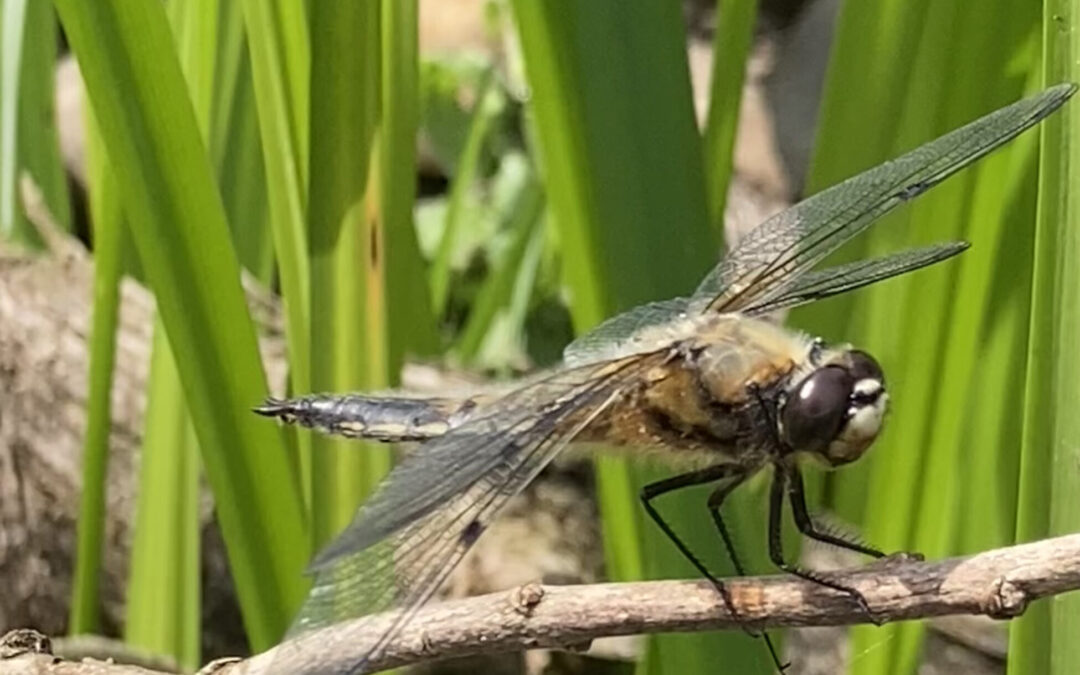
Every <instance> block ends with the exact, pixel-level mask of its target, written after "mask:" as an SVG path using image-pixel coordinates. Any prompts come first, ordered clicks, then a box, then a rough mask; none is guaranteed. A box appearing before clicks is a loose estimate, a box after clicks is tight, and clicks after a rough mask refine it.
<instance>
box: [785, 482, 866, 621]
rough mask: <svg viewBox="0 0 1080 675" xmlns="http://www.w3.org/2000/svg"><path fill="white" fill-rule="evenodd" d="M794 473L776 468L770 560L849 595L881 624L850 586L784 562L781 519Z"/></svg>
mask: <svg viewBox="0 0 1080 675" xmlns="http://www.w3.org/2000/svg"><path fill="white" fill-rule="evenodd" d="M793 472H794V471H789V470H788V469H787V468H785V467H783V466H780V465H778V466H777V467H776V475H775V477H774V478H773V483H772V487H771V489H770V490H769V558H770V559H771V560H772V561H773V564H775V565H776V566H777V567H779V568H780V569H782V570H783V571H785V572H787V573H788V574H794V575H795V576H797V577H799V578H802V579H806V580H807V581H812V582H814V583H816V584H820V585H822V586H826V587H828V588H831V589H833V590H836V591H839V592H841V593H844V594H845V595H848V596H849V597H851V598H852V599H853V600H854V601H855V602H856V603H857V604H858V605H859V608H860V609H861V610H862V611H863V612H864V613H865V614H866V616H867V618H869V619H870V621H872V622H873V623H875V624H879V623H880V622H879V620H878V619H877V617H876V616H875V615H874V612H873V611H872V610H871V609H870V605H869V603H867V602H866V598H865V597H863V594H862V593H860V592H859V591H857V590H856V589H854V588H851V587H850V586H845V585H844V584H841V583H837V582H835V581H830V580H829V579H826V578H825V577H824V576H823V575H821V574H818V573H817V572H814V571H813V570H808V569H804V568H802V567H799V566H798V565H795V564H791V563H789V562H787V561H786V560H784V545H783V542H782V541H781V528H780V519H781V518H782V517H783V514H784V491H785V485H786V484H787V483H788V479H789V474H790V473H793Z"/></svg>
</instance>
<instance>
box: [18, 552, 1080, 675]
mask: <svg viewBox="0 0 1080 675" xmlns="http://www.w3.org/2000/svg"><path fill="white" fill-rule="evenodd" d="M832 574H834V575H835V576H836V578H839V577H842V578H843V581H844V583H845V584H848V585H850V586H852V587H854V588H856V589H858V590H859V591H860V592H861V593H862V594H863V595H864V596H865V597H866V599H867V601H868V602H869V604H870V606H871V607H872V608H873V609H874V613H875V616H874V619H875V620H877V621H879V622H891V621H900V620H905V619H919V618H927V617H934V616H943V615H952V614H984V615H987V616H990V617H993V618H998V619H1007V618H1011V617H1014V616H1017V615H1019V614H1021V613H1022V612H1023V611H1024V609H1025V608H1026V607H1027V605H1028V603H1030V602H1031V601H1033V600H1036V599H1038V598H1042V597H1046V596H1050V595H1055V594H1059V593H1064V592H1066V591H1071V590H1077V589H1080V534H1074V535H1068V536H1064V537H1058V538H1056V539H1046V540H1043V541H1039V542H1035V543H1031V544H1022V545H1019V546H1011V547H1008V548H1002V549H997V550H994V551H989V552H986V553H980V554H977V555H973V556H968V557H963V558H952V559H949V560H943V561H938V562H917V561H911V560H898V559H886V560H885V561H882V562H879V563H875V564H872V565H869V566H866V567H863V568H859V569H856V570H850V571H844V572H836V573H832ZM728 588H729V589H730V592H731V597H732V600H733V602H734V605H735V607H736V609H737V612H738V615H739V616H738V618H735V617H733V616H732V615H731V614H730V613H729V612H728V611H727V610H726V608H725V606H724V603H723V602H722V601H720V599H719V597H718V595H717V593H716V591H715V589H713V588H712V587H711V586H710V585H709V584H708V583H706V582H703V581H650V582H641V583H622V584H594V585H585V586H541V585H539V584H530V585H527V586H522V587H519V588H517V589H514V590H513V591H510V592H502V593H491V594H488V595H483V596H479V597H475V598H468V599H464V600H455V601H450V602H445V603H441V604H437V605H433V606H430V607H426V608H424V609H422V610H421V611H419V612H418V613H417V614H416V616H415V617H414V618H413V620H412V621H411V622H410V623H409V626H408V628H407V629H406V630H405V631H403V632H402V634H401V635H399V636H397V637H395V638H394V639H393V640H391V641H390V642H389V644H388V645H387V646H386V649H385V650H383V652H382V653H381V654H380V655H378V656H377V657H376V658H375V659H374V660H372V661H371V662H370V664H369V668H370V669H371V670H381V669H384V668H391V667H395V666H402V665H407V664H410V663H416V662H419V661H426V660H431V659H439V658H447V657H454V656H467V655H473V654H481V653H491V652H505V651H512V650H519V649H529V648H534V647H558V648H576V649H580V648H581V647H582V646H583V645H587V644H588V643H589V642H590V641H591V640H593V639H595V638H599V637H604V636H612V635H630V634H636V633H661V632H689V631H704V630H717V629H731V628H737V627H738V628H741V627H745V626H753V627H781V626H828V625H842V624H856V623H866V622H868V621H870V617H867V616H866V615H865V614H863V613H862V612H861V611H860V610H859V608H858V606H857V605H856V604H855V603H854V602H852V600H851V598H849V597H847V596H846V595H844V594H842V593H837V592H834V591H832V590H830V589H827V588H823V587H821V586H819V585H815V584H811V583H807V582H804V581H801V580H799V579H794V578H791V577H787V576H771V577H747V578H742V579H732V580H730V581H729V582H728ZM393 620H394V615H393V614H387V615H379V616H375V617H367V618H361V619H357V620H353V621H350V622H346V623H342V624H338V625H334V626H331V627H329V628H326V629H323V630H319V631H315V632H312V633H309V634H306V635H304V636H302V637H300V638H298V639H296V640H293V641H291V642H289V643H286V644H284V645H281V646H279V647H277V648H275V649H273V650H270V651H268V652H265V653H263V654H259V655H257V656H254V657H252V658H250V659H246V660H243V661H237V662H234V663H227V664H221V665H220V666H219V667H218V668H216V669H215V670H214V671H213V672H216V673H229V674H230V675H255V674H261V673H267V672H271V666H273V670H274V671H277V672H290V673H301V672H310V673H315V672H318V673H333V672H344V671H346V670H347V669H348V668H349V667H351V666H354V665H355V664H356V662H357V660H358V659H359V658H360V657H361V655H363V654H364V653H366V651H367V648H368V646H369V645H371V644H372V641H373V640H375V639H377V638H378V637H379V636H380V635H381V634H382V632H383V631H384V630H385V629H386V627H387V626H388V625H390V622H391V621H393ZM19 658H23V659H26V661H27V664H28V665H27V667H26V669H23V670H20V669H18V668H15V669H14V670H12V669H10V666H12V665H15V664H16V663H17V661H18V660H19ZM31 658H32V656H29V655H28V656H23V657H18V658H16V659H13V660H9V661H7V663H6V665H5V663H4V662H3V661H0V671H2V672H5V673H7V672H11V673H41V672H46V671H45V670H41V669H40V667H39V668H37V669H33V668H32V667H31V666H29V662H30V659H31ZM55 672H60V671H55ZM64 672H77V671H74V670H66V671H64ZM95 672H100V673H106V672H109V673H112V672H115V673H120V672H132V671H130V670H129V671H122V670H120V667H116V670H115V671H114V670H97V671H95ZM138 672H145V671H141V670H140V671H138Z"/></svg>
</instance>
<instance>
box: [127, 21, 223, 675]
mask: <svg viewBox="0 0 1080 675" xmlns="http://www.w3.org/2000/svg"><path fill="white" fill-rule="evenodd" d="M168 8H169V13H170V21H171V23H172V26H173V35H174V36H175V39H176V46H177V52H178V54H177V55H178V57H179V60H180V65H181V68H182V69H183V73H184V78H185V81H186V83H187V88H188V92H189V95H190V97H191V101H192V105H193V108H194V111H195V118H196V123H197V125H198V127H199V131H200V133H201V135H202V137H203V138H204V139H207V138H208V136H209V133H210V125H211V119H212V110H213V96H214V93H215V91H216V88H215V86H214V76H215V74H216V72H217V63H216V62H217V52H216V50H214V49H208V48H207V47H206V46H207V45H213V44H214V38H215V37H216V36H217V34H218V16H219V14H218V7H217V3H216V2H212V1H210V0H177V1H176V2H173V3H171V4H170V5H169V6H168ZM145 422H146V424H145V430H144V433H143V446H142V465H141V467H140V468H141V472H140V476H139V501H138V508H137V513H136V520H135V535H134V538H133V542H132V550H131V571H130V579H129V582H128V602H127V613H126V616H125V619H126V623H125V631H124V637H125V639H126V640H127V641H128V642H129V643H131V644H134V645H137V646H139V647H143V648H145V649H148V650H151V651H153V652H156V653H163V654H169V655H170V656H172V657H173V658H175V659H176V660H177V662H178V663H182V664H184V665H186V666H189V667H190V666H194V665H197V664H198V663H199V656H200V630H199V616H200V611H199V610H200V585H201V584H200V578H199V574H200V569H199V555H200V547H199V512H198V506H199V504H198V496H199V463H198V451H199V449H198V445H197V444H196V440H195V435H194V432H193V431H192V430H191V420H190V415H189V414H188V409H187V405H186V403H185V402H184V394H183V389H182V387H181V383H180V376H179V373H178V372H177V364H176V362H175V358H174V356H173V353H172V350H171V349H170V347H169V342H168V338H167V337H166V335H165V329H164V328H163V327H162V326H161V322H160V320H158V321H157V322H155V327H154V342H153V353H152V355H151V371H150V380H149V383H148V391H147V411H146V419H145ZM162 523H168V524H169V526H167V527H162Z"/></svg>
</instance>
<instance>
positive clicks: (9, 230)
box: [0, 0, 29, 239]
mask: <svg viewBox="0 0 1080 675" xmlns="http://www.w3.org/2000/svg"><path fill="white" fill-rule="evenodd" d="M28 3H29V0H5V2H4V3H3V5H2V6H0V12H2V14H0V31H2V32H0V50H2V51H0V237H3V238H4V239H11V238H13V237H14V236H15V228H16V213H17V212H18V208H17V206H16V201H15V197H16V195H17V194H18V190H17V189H16V181H18V167H19V147H18V145H17V142H18V134H17V133H16V132H17V130H18V123H19V83H20V81H21V76H22V61H23V41H24V38H25V32H26V28H27V21H26V14H27V4H28ZM19 229H20V230H21V232H22V233H23V236H27V228H26V224H25V221H24V222H23V224H22V226H21V227H20V228H19Z"/></svg>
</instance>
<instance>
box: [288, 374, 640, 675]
mask: <svg viewBox="0 0 1080 675" xmlns="http://www.w3.org/2000/svg"><path fill="white" fill-rule="evenodd" d="M654 359H655V357H635V358H629V359H623V360H621V361H613V362H607V363H600V364H595V365H592V366H587V367H583V368H577V369H571V370H564V371H556V372H555V373H552V374H550V375H549V376H548V377H545V378H543V379H540V380H536V381H533V382H532V383H530V384H529V385H527V386H525V387H523V388H521V389H518V390H515V391H514V392H512V393H510V394H508V395H507V396H505V397H504V398H502V399H500V400H498V401H495V402H493V403H491V404H490V405H489V406H487V407H486V408H485V409H484V412H483V414H482V416H480V417H478V418H476V419H473V420H470V421H468V422H466V423H465V424H463V425H462V426H461V427H458V428H456V429H453V430H451V431H450V432H448V433H447V434H446V435H444V436H442V437H439V438H435V439H432V440H430V441H428V442H426V443H424V444H423V445H421V446H420V447H419V448H418V449H417V450H416V452H414V453H413V454H412V455H410V456H409V457H407V458H406V459H405V461H403V462H402V463H401V464H400V465H398V466H397V467H396V468H395V469H394V470H393V472H392V473H391V474H390V476H388V478H387V480H386V481H385V482H384V483H383V484H382V485H381V486H380V488H379V490H378V491H377V492H376V493H375V495H373V496H372V498H371V499H370V500H368V502H367V503H366V504H365V505H364V506H363V507H361V509H360V510H359V512H358V513H357V517H356V519H355V520H354V522H353V523H352V524H351V525H350V526H349V527H348V528H347V529H346V531H345V532H344V533H342V535H341V536H339V537H338V539H337V540H336V541H335V542H334V543H332V544H331V545H330V546H329V547H328V548H327V549H326V550H325V551H323V552H322V553H321V554H320V555H319V556H318V558H317V559H316V560H315V562H314V563H313V565H312V568H313V570H314V572H315V583H314V586H313V588H312V591H311V593H310V595H309V597H308V599H307V601H306V602H305V604H304V606H303V607H302V608H301V611H300V615H299V617H298V619H297V621H296V623H295V624H294V627H293V629H292V631H291V632H290V634H291V635H296V634H298V633H304V632H307V631H309V630H312V629H315V628H319V627H322V626H326V625H329V624H332V623H336V622H338V621H341V620H343V619H346V618H350V617H357V616H361V615H368V614H374V613H377V612H381V611H384V610H388V609H392V608H401V614H399V615H398V616H397V617H396V618H395V620H394V622H393V624H392V627H391V628H390V629H389V630H388V631H386V632H384V633H383V634H381V635H380V636H379V637H378V638H377V640H376V641H374V642H373V643H372V644H370V645H364V646H363V647H361V648H360V652H359V653H365V654H366V656H365V657H364V660H368V659H370V658H372V657H374V656H376V655H377V654H379V653H380V650H382V649H383V648H384V647H385V646H386V644H387V642H388V641H389V640H390V639H391V638H392V637H393V636H394V635H396V634H397V633H398V632H400V630H402V629H403V628H404V627H405V625H406V624H407V623H408V620H409V619H410V618H411V616H412V615H413V613H415V611H416V609H418V608H419V607H420V606H421V605H422V604H423V603H424V602H426V601H427V600H428V599H429V598H430V597H431V596H432V595H433V594H434V593H435V592H436V591H437V590H438V589H439V587H440V585H441V584H442V582H443V581H444V580H445V579H446V577H447V576H448V575H449V574H450V572H451V570H452V569H453V568H454V566H455V565H456V564H457V563H458V562H459V561H460V560H461V558H462V557H463V556H464V555H465V553H466V552H467V551H468V550H469V548H470V547H471V546H472V545H473V543H475V542H476V540H477V538H478V537H479V536H480V535H481V534H482V533H483V532H484V531H485V530H486V529H487V528H488V527H489V526H490V524H491V523H492V521H493V520H494V518H495V516H496V515H497V514H498V512H499V511H500V510H501V509H502V508H503V507H504V506H505V505H506V503H507V501H508V500H509V499H510V498H511V497H513V496H514V495H516V494H517V493H518V492H520V491H521V490H522V489H523V488H524V487H525V486H526V485H528V484H529V482H531V481H532V480H533V478H535V477H536V475H537V474H538V473H539V472H540V471H541V470H542V469H543V468H544V467H545V466H546V465H547V464H548V463H549V462H550V461H551V460H552V459H553V458H554V457H555V456H556V455H557V454H558V453H559V451H560V450H562V449H563V448H564V447H565V446H566V445H567V444H568V443H570V442H571V441H572V440H573V439H574V438H575V437H576V436H578V435H579V434H580V433H581V432H582V430H584V429H585V428H586V427H587V426H588V425H589V423H591V422H592V421H593V420H594V419H596V417H597V416H598V415H600V414H601V413H602V412H603V411H604V410H606V409H607V408H608V407H609V406H610V405H611V404H612V403H614V402H615V401H617V400H618V399H619V398H620V396H622V395H623V394H624V393H625V392H626V391H627V389H628V387H629V386H630V385H631V384H633V383H634V382H635V381H637V379H638V376H639V373H640V370H641V368H642V367H647V366H648V365H650V364H651V363H652V362H653V360H654ZM284 647H285V649H283V650H282V654H283V656H282V657H281V658H282V659H284V660H285V661H286V663H283V664H281V665H282V667H281V671H282V672H285V671H287V670H289V668H288V665H289V664H290V663H291V662H292V661H295V662H296V664H298V665H299V664H303V665H304V666H305V667H310V659H312V658H318V656H317V655H312V654H299V653H293V654H291V655H290V650H289V649H288V645H285V646H284ZM349 649H350V653H358V652H357V651H356V650H357V647H356V646H355V645H350V646H349ZM327 651H329V652H333V651H335V650H334V649H332V648H331V649H328V650H327ZM277 665H278V663H277V661H275V669H277ZM354 665H355V669H351V670H350V671H349V672H363V663H362V662H361V663H359V664H354Z"/></svg>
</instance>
